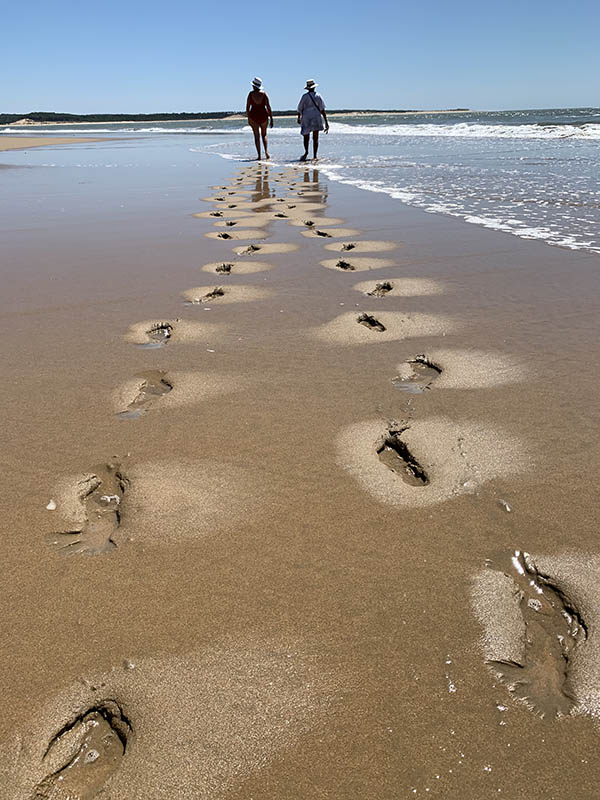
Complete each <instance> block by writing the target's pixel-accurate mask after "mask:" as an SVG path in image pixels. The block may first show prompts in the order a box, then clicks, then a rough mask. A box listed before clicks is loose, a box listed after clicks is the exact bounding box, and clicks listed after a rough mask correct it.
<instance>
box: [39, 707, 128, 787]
mask: <svg viewBox="0 0 600 800" xmlns="http://www.w3.org/2000/svg"><path fill="white" fill-rule="evenodd" d="M131 736H132V727H131V723H130V721H129V720H128V719H127V717H126V716H125V714H124V713H123V710H122V708H121V707H120V706H119V704H118V703H116V702H115V701H114V700H104V701H103V702H101V703H98V704H97V705H95V706H93V707H92V708H89V709H88V710H87V711H85V712H84V713H83V714H80V715H79V716H78V717H77V718H76V719H75V720H73V721H72V722H70V723H69V724H68V725H65V727H64V728H62V730H60V731H59V732H58V733H57V734H56V736H55V737H54V738H53V739H52V741H51V742H50V743H49V745H48V748H47V750H46V752H45V754H44V757H43V761H46V760H47V759H53V758H60V753H64V754H65V756H64V757H65V760H66V763H64V764H63V765H62V766H61V767H59V768H58V769H57V770H55V771H54V772H52V773H51V774H50V775H47V776H46V777H45V778H44V779H43V780H42V781H40V783H38V785H37V786H36V787H35V789H34V793H33V800H54V798H56V800H60V798H65V800H67V798H73V800H91V798H93V797H95V796H96V795H97V794H98V792H100V790H101V788H102V786H103V785H104V784H105V783H106V781H107V780H108V779H109V778H110V777H111V776H112V775H113V773H115V772H116V771H117V770H118V768H119V766H120V764H121V761H122V759H123V758H124V756H125V754H126V752H127V746H128V743H129V741H130V737H131Z"/></svg>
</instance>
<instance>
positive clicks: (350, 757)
mask: <svg viewBox="0 0 600 800" xmlns="http://www.w3.org/2000/svg"><path fill="white" fill-rule="evenodd" d="M211 163H212V162H211ZM205 169H206V171H207V173H206V178H205V183H206V184H211V185H215V186H217V187H219V188H218V191H223V192H227V191H232V190H234V188H235V187H236V186H239V183H241V182H243V183H245V184H248V185H249V188H250V189H251V191H252V193H251V194H250V195H248V197H249V198H251V199H249V200H242V201H241V203H242V204H243V205H244V208H243V209H241V210H242V211H243V215H242V218H243V217H248V216H252V215H253V214H256V215H257V217H259V215H261V216H262V215H263V214H273V213H277V209H279V208H283V209H285V208H286V206H289V205H294V204H295V203H294V202H293V201H294V199H295V200H299V199H301V198H298V197H296V196H292V195H291V192H292V191H299V190H302V191H304V190H306V191H307V192H308V194H307V197H310V204H311V205H312V206H313V208H310V209H308V204H307V205H304V207H303V208H302V209H301V212H302V213H304V212H305V210H311V212H312V210H320V209H323V208H327V215H328V214H329V213H330V214H331V218H333V216H334V215H335V218H336V227H337V226H339V227H343V228H345V229H351V230H358V231H360V232H361V233H360V235H356V236H355V238H353V239H351V240H350V241H357V242H360V241H362V242H363V243H364V246H365V247H372V243H373V242H389V243H393V244H400V241H401V242H402V249H401V251H399V253H400V257H399V258H398V259H393V258H386V259H383V258H375V257H369V256H368V253H370V252H373V251H371V250H369V251H367V250H365V255H364V256H357V257H356V258H355V257H354V256H352V254H348V259H349V260H350V261H351V262H352V263H353V264H354V265H355V268H356V271H359V272H362V271H365V270H370V269H373V270H376V271H375V272H374V273H373V275H372V277H371V278H370V280H368V281H362V280H361V278H365V277H368V276H365V275H361V276H360V277H358V276H356V277H354V278H352V277H348V275H347V272H350V273H352V271H353V270H348V271H346V270H342V269H340V268H338V267H336V266H335V264H336V262H337V261H338V260H339V258H340V257H341V254H340V253H337V256H338V257H337V258H336V259H333V260H331V259H327V258H326V256H327V254H329V255H336V253H332V252H331V250H330V249H326V247H325V246H324V245H325V244H326V243H327V239H326V238H325V239H323V240H321V239H320V238H317V237H303V236H302V235H301V234H302V231H303V228H302V227H299V226H296V225H294V224H293V222H294V221H296V218H295V217H292V218H291V219H292V222H291V223H289V222H288V221H286V218H275V217H273V220H272V221H268V220H267V222H266V223H265V224H264V225H263V224H262V221H261V224H260V225H257V226H256V228H255V229H256V230H259V229H260V231H261V232H266V233H268V235H269V236H271V237H272V238H271V239H270V241H269V243H268V244H264V245H263V246H262V247H261V244H262V242H261V241H260V240H258V239H257V246H259V247H261V249H259V250H252V251H251V252H250V253H248V252H247V246H246V244H245V243H244V244H243V245H240V246H236V247H234V250H236V251H239V252H241V253H245V254H244V255H239V256H238V257H235V258H233V259H232V261H231V262H226V263H231V264H232V265H233V266H232V268H231V272H230V274H216V273H215V269H216V267H217V266H218V265H219V264H222V263H225V262H223V261H222V260H219V259H223V256H224V254H225V253H228V254H229V255H231V246H227V245H225V246H224V245H223V243H222V242H220V241H214V240H212V239H210V238H207V237H205V236H204V234H205V233H208V232H211V231H213V232H214V231H218V230H223V228H222V227H220V226H219V227H213V223H214V222H218V221H219V219H222V218H218V217H216V218H213V217H210V216H208V217H207V216H205V213H206V211H207V209H210V210H214V209H215V208H221V207H222V206H223V204H224V201H214V202H213V201H211V204H210V205H208V206H207V205H205V204H199V202H198V200H197V198H198V197H199V196H200V195H206V196H208V195H209V192H210V190H209V188H208V185H205V186H202V185H201V186H198V185H197V184H198V178H197V175H195V176H194V181H193V182H192V181H188V182H186V175H184V174H183V172H181V173H179V177H180V179H181V186H180V187H179V189H178V194H177V196H176V197H173V196H171V194H170V193H171V187H172V186H173V185H174V184H173V181H174V174H175V173H173V171H172V170H171V169H170V170H168V171H167V172H165V173H164V175H161V174H160V173H159V172H156V173H153V174H152V180H153V186H155V187H157V191H155V192H153V199H152V203H153V205H152V206H151V208H150V209H148V207H142V205H143V199H142V196H141V193H139V192H138V191H137V190H136V189H134V188H132V187H131V186H130V185H129V184H128V182H127V181H128V180H130V179H131V178H130V177H128V178H127V180H121V182H120V183H119V182H118V178H117V177H115V180H116V181H117V184H118V186H117V184H115V189H114V192H117V189H118V194H119V200H120V201H121V202H122V203H123V204H124V205H125V206H126V207H127V208H128V216H127V221H126V222H124V218H123V215H122V211H121V210H114V211H113V210H112V208H111V207H109V208H107V207H106V206H105V202H104V197H100V196H99V197H98V200H97V207H95V208H94V197H95V194H94V192H93V191H91V190H90V186H89V185H85V183H83V184H81V186H80V184H79V180H80V177H79V176H80V173H79V172H77V171H70V170H56V171H54V172H53V180H54V181H55V183H56V190H57V191H59V190H60V191H61V192H62V198H64V199H63V200H61V202H63V203H65V204H68V203H69V202H70V200H69V198H74V200H73V202H72V205H71V206H70V207H69V208H70V209H71V210H70V212H69V213H65V214H63V215H62V216H61V218H60V220H59V221H57V219H56V215H55V209H54V208H45V207H42V206H40V208H39V209H37V210H36V214H35V215H34V216H32V218H31V219H27V220H26V224H25V222H24V221H23V220H20V219H19V220H17V221H16V222H14V223H12V222H11V225H12V227H11V228H10V230H6V231H5V232H4V233H3V260H2V261H3V263H2V265H1V267H0V268H1V269H2V278H3V292H2V294H1V296H0V313H1V314H2V316H3V322H4V325H3V348H2V352H1V354H0V367H1V369H2V375H3V378H4V379H3V381H2V382H1V383H0V395H1V397H2V408H3V411H4V419H5V425H3V426H2V427H1V428H0V448H1V451H2V456H3V467H4V469H3V485H2V493H1V495H0V511H1V517H0V518H1V519H2V528H3V536H2V545H1V546H2V564H3V569H4V572H3V575H4V580H3V581H2V584H1V585H0V597H1V608H2V612H3V625H2V628H1V630H0V645H1V646H0V693H1V696H2V698H3V713H2V717H1V719H0V742H1V744H0V797H1V798H5V797H6V798H7V800H8V798H11V799H12V798H15V799H16V800H21V798H23V800H25V799H26V798H33V797H38V798H41V797H49V798H52V800H66V798H67V797H70V798H72V800H75V798H78V800H87V799H88V798H91V797H95V796H97V797H98V798H100V797H102V798H106V800H125V798H127V800H138V798H139V800H141V799H142V798H143V799H144V800H159V798H161V799H162V798H170V797H178V798H190V800H191V798H204V797H216V798H221V797H223V798H228V800H251V798H261V800H297V798H328V800H349V798H351V799H352V800H367V799H369V800H371V798H377V800H398V798H412V797H417V798H418V797H439V798H444V800H483V799H484V798H486V799H487V798H492V797H503V798H509V799H510V800H518V799H519V798H521V797H523V796H525V795H526V796H527V797H528V798H530V800H548V799H549V798H557V800H558V798H561V800H562V798H565V799H566V798H568V800H590V798H593V797H595V796H596V794H597V785H598V780H599V779H600V755H599V753H598V746H597V743H598V735H599V731H598V721H597V716H598V713H599V709H600V699H599V697H598V686H599V685H600V662H599V660H598V644H597V641H596V638H597V634H596V631H597V628H598V625H597V620H596V617H597V609H598V596H597V594H598V589H597V587H598V582H599V577H598V576H599V574H600V573H599V567H598V559H599V553H598V545H597V533H598V529H599V526H600V517H599V511H598V503H597V475H598V473H599V472H600V448H599V447H598V430H599V429H600V417H599V414H598V404H597V398H598V393H599V391H600V385H599V379H598V375H600V355H599V352H598V330H597V327H598V322H597V320H598V318H599V317H600V304H599V301H598V297H599V296H600V292H599V291H598V290H599V288H600V286H599V279H598V275H599V274H600V270H599V269H598V259H597V258H596V257H593V256H589V255H585V254H577V253H573V252H570V251H563V250H560V249H558V248H550V247H547V246H545V245H543V244H540V243H535V242H525V241H519V240H516V239H514V238H511V237H508V236H506V235H503V234H500V233H496V232H492V231H485V230H481V229H477V228H475V227H474V226H468V225H464V224H462V223H459V222H457V221H455V220H452V219H447V218H444V217H440V216H438V217H436V216H433V215H428V214H424V213H422V212H420V211H417V210H414V209H409V208H405V207H403V206H402V205H401V204H399V203H396V202H394V201H391V200H389V199H388V198H386V197H383V196H381V195H376V194H368V193H364V192H360V191H359V190H356V189H352V188H348V187H343V186H339V185H337V186H336V185H328V184H327V182H326V181H324V180H323V178H322V177H321V176H320V175H319V173H318V170H316V169H314V168H313V167H304V166H299V167H298V168H294V169H286V170H285V171H279V170H277V169H275V168H273V167H271V166H267V165H264V164H259V165H252V166H248V167H244V168H243V169H242V170H240V171H239V172H231V173H230V172H229V170H231V169H232V164H231V162H227V163H225V162H220V161H217V159H215V164H214V165H213V167H212V168H211V167H210V165H209V160H208V159H207V161H206V166H205ZM114 174H115V176H118V172H117V171H115V173H114ZM127 175H128V176H129V175H130V173H127ZM241 176H243V177H244V179H243V181H238V178H239V177H241ZM37 181H39V178H38V177H36V172H35V170H32V169H28V170H24V171H23V177H22V183H23V186H22V187H18V189H13V191H20V192H22V198H31V197H35V196H36V192H39V191H40V188H39V185H38V183H37ZM163 181H164V187H165V191H164V195H163V194H162V193H161V191H160V190H161V189H162V182H163ZM223 186H225V187H233V188H232V189H222V188H220V187H223ZM44 191H45V187H44ZM215 196H222V195H218V194H217V195H215ZM82 198H85V199H86V200H85V203H83V202H82ZM157 198H158V199H157ZM161 198H164V202H165V209H164V213H162V212H159V211H157V206H156V204H157V203H159V204H160V203H161V202H162V200H161ZM167 198H168V199H167ZM279 200H281V201H282V202H279ZM312 201H315V202H314V203H313V202H312ZM138 205H139V208H138ZM80 206H81V207H80ZM90 208H92V210H95V212H96V213H95V214H94V215H93V217H90V216H86V213H88V211H89V209H90ZM86 209H87V211H86ZM288 210H290V211H292V210H293V209H288ZM194 213H198V214H200V215H201V216H200V218H196V219H194V218H193V217H192V214H194ZM286 213H287V212H286ZM327 215H325V214H323V215H320V216H327ZM236 218H238V217H237V215H236ZM338 220H339V222H338ZM249 228H251V226H249ZM252 243H253V242H252ZM351 256H352V257H351ZM324 259H325V261H324ZM321 264H324V265H325V266H327V267H330V268H329V269H323V268H322V266H321ZM165 265H167V266H165ZM382 267H385V270H383V269H382ZM206 273H212V277H210V280H211V281H213V283H211V284H208V283H206V284H203V281H204V282H206V281H208V280H209V277H208V276H207V274H206ZM380 276H384V277H380ZM386 281H387V282H389V283H390V285H391V287H392V288H391V290H390V291H385V292H384V293H383V295H382V296H378V297H377V296H369V295H368V292H369V291H370V290H371V289H372V288H374V287H375V286H376V285H377V284H378V283H379V284H381V283H383V282H386ZM198 284H200V285H199V286H198ZM32 286H33V287H35V292H32ZM186 287H196V288H192V289H187V288H186ZM215 287H223V289H224V291H225V294H224V295H222V296H221V295H219V296H218V297H215V298H213V299H212V300H210V302H201V303H198V304H186V303H185V302H184V301H183V300H182V293H183V296H184V298H186V299H187V300H192V301H194V300H195V299H199V298H200V297H203V296H204V295H206V294H208V293H210V292H211V291H213V290H214V288H215ZM250 300H252V302H246V301H250ZM229 301H231V302H229ZM234 301H235V302H234ZM363 314H366V315H367V316H370V317H373V318H374V319H375V321H376V322H377V321H379V322H381V323H382V324H383V325H384V326H385V331H381V330H377V329H376V328H375V329H373V328H372V327H369V326H368V325H363V324H359V323H358V322H357V318H358V317H360V316H361V315H363ZM138 320H147V321H146V322H138ZM160 323H163V325H162V327H161V325H160ZM157 326H158V330H157V331H155V336H154V340H153V341H151V344H153V345H154V346H152V347H143V346H140V345H144V344H147V343H148V342H149V337H148V331H152V330H153V328H156V327H157ZM167 326H170V327H168V328H167ZM164 330H167V331H168V332H169V336H166V334H164V333H161V331H164ZM161 337H162V338H161ZM367 343H369V344H370V346H369V347H366V346H360V345H362V344H367ZM132 403H133V405H134V409H133V410H134V411H135V410H141V411H142V412H143V413H140V414H138V415H128V416H123V415H122V414H121V412H123V411H128V410H131V408H132ZM392 434H393V435H392ZM386 442H388V444H386ZM392 445H393V447H392ZM394 448H395V449H394ZM65 537H66V538H65ZM66 541H69V542H73V541H77V542H78V543H79V544H78V546H76V547H74V548H71V547H68V548H57V546H56V544H54V543H55V542H66ZM515 550H519V551H522V550H525V551H527V552H528V553H531V554H533V555H532V556H531V558H532V559H533V561H532V562H531V563H532V564H533V565H534V566H532V567H531V573H527V575H526V579H525V581H524V582H523V581H522V580H521V578H522V577H523V576H520V573H518V572H516V571H515V569H514V568H513V567H511V564H512V563H513V562H511V554H513V553H514V551H515ZM69 552H70V553H71V555H70V557H68V554H69ZM518 563H520V562H518ZM486 564H489V566H486ZM519 581H521V583H519ZM538 589H541V593H540V592H538ZM521 597H523V598H524V599H525V602H524V603H523V602H522V601H521ZM540 598H541V599H540ZM536 600H539V602H540V603H541V605H536V603H535V601H536ZM530 601H531V602H530ZM537 608H540V609H541V610H542V611H545V612H547V613H544V614H540V615H539V616H538V617H536V616H535V614H536V613H537V611H536V609H537ZM563 612H565V613H563ZM568 618H569V619H570V620H571V621H570V622H569V619H568ZM538 620H541V624H537V622H538ZM577 625H579V627H580V628H581V630H582V631H583V633H582V632H581V631H579V630H578V629H576V627H577ZM565 626H567V627H566V628H565ZM565 630H566V631H567V633H566V635H564V636H563V637H562V639H561V640H559V638H558V636H557V635H556V634H557V633H560V632H561V631H563V632H564V631H565ZM563 647H566V648H567V651H568V655H569V659H565V657H564V656H565V651H564V650H563V649H561V648H563ZM490 661H496V662H499V661H502V662H505V661H513V662H514V663H513V664H508V665H507V664H498V663H496V664H491V663H488V662H490ZM515 676H516V677H517V678H518V677H519V676H525V678H526V680H525V681H524V683H525V685H526V689H525V690H522V689H519V688H518V687H517V684H518V683H519V681H518V680H514V679H515ZM511 679H513V680H512V683H511ZM523 696H527V697H528V698H529V699H527V697H525V699H524V697H523ZM542 708H543V709H560V710H561V713H562V714H563V715H562V717H561V718H556V719H555V718H554V715H553V714H551V713H547V714H546V715H545V716H544V718H542V717H541V716H540V709H542ZM563 712H565V713H563ZM59 777H62V778H63V780H62V781H58V778H59ZM60 786H62V789H61V788H60ZM35 787H38V789H37V794H36V789H35Z"/></svg>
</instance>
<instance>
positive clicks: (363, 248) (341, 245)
mask: <svg viewBox="0 0 600 800" xmlns="http://www.w3.org/2000/svg"><path fill="white" fill-rule="evenodd" d="M397 247H399V244H398V242H385V241H361V242H358V241H357V242H331V243H330V244H326V245H325V249H326V250H333V251H335V252H338V253H354V254H355V255H357V254H359V253H384V252H386V251H388V250H395V249H396V248H397Z"/></svg>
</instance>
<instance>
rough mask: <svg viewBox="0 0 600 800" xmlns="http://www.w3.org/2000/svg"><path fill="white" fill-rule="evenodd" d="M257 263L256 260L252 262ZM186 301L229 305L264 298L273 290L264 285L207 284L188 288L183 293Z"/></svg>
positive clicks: (199, 303)
mask: <svg viewBox="0 0 600 800" xmlns="http://www.w3.org/2000/svg"><path fill="white" fill-rule="evenodd" d="M251 263H252V264H253V265H256V261H254V262H251ZM182 294H183V298H184V302H185V303H186V304H188V305H194V306H197V305H202V304H204V303H213V302H218V303H219V304H223V305H229V304H230V303H246V302H250V301H253V300H264V299H265V298H266V297H268V296H269V295H270V294H272V290H271V289H269V288H267V287H262V286H240V285H239V284H238V285H236V286H227V288H223V287H222V286H215V288H214V289H209V287H207V286H198V287H196V288H193V289H187V290H186V291H185V292H183V293H182Z"/></svg>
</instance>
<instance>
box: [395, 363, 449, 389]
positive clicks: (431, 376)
mask: <svg viewBox="0 0 600 800" xmlns="http://www.w3.org/2000/svg"><path fill="white" fill-rule="evenodd" d="M441 374H442V368H441V367H440V366H438V364H435V363H434V362H433V361H430V359H428V358H427V356H426V355H424V354H421V355H417V356H415V357H414V358H413V359H411V360H410V361H406V362H405V363H404V364H403V365H402V369H401V371H400V373H399V374H398V375H397V376H396V377H395V378H392V384H393V385H394V386H395V387H396V389H401V390H402V391H404V392H409V393H410V394H421V393H422V392H424V391H425V390H426V389H429V388H430V387H431V384H432V383H433V382H434V381H435V380H436V378H437V377H438V376H439V375H441Z"/></svg>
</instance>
